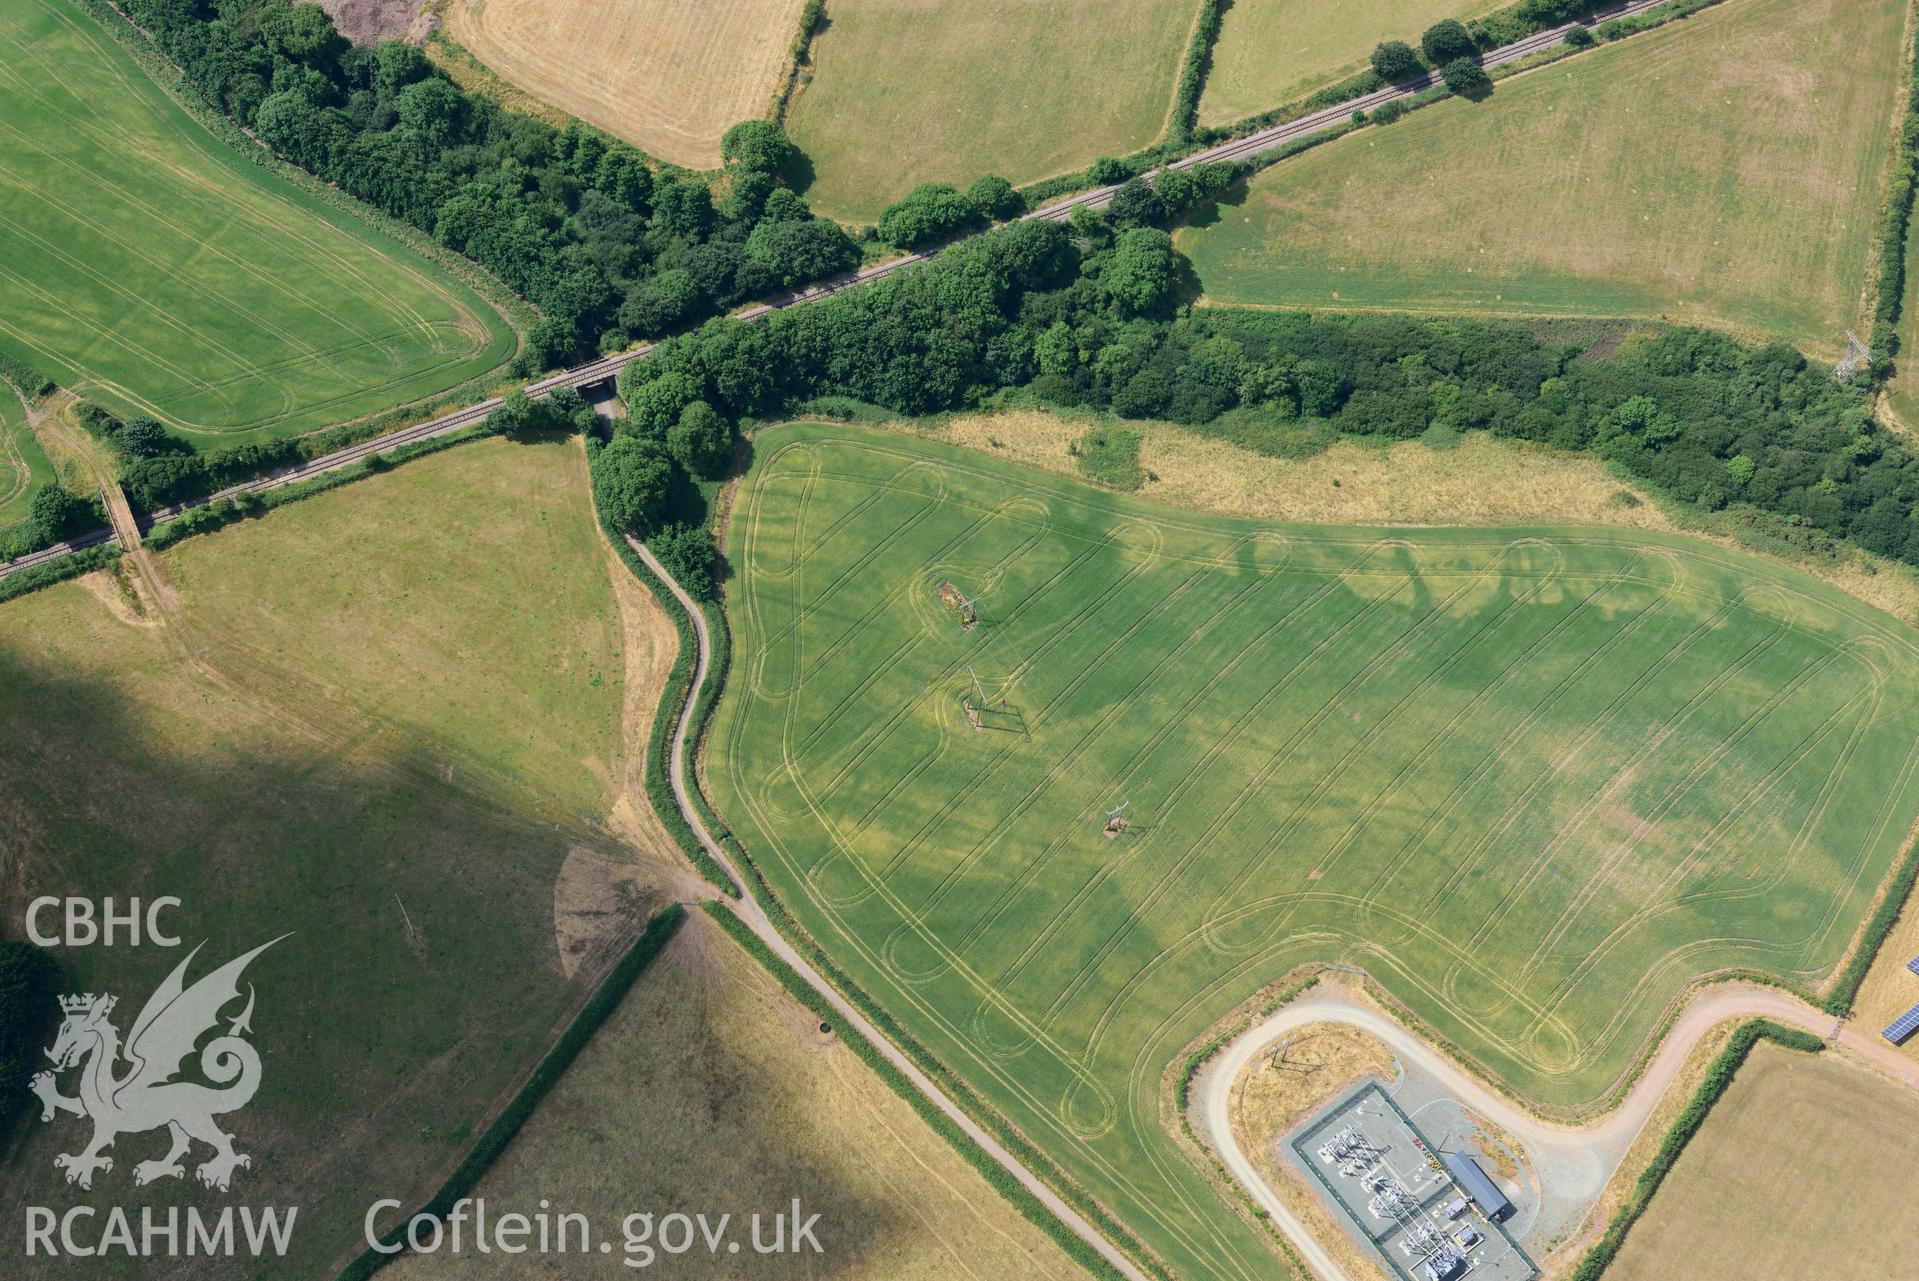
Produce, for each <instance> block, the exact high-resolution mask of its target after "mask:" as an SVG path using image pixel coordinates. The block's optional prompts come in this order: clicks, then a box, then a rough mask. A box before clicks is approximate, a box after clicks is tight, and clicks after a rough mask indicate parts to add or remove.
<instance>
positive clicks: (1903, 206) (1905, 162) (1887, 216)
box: [1867, 32, 1919, 382]
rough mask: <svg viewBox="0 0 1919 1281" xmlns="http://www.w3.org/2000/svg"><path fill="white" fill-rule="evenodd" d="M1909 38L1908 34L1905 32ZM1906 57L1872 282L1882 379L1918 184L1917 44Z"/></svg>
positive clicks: (1888, 367)
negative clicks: (1902, 101) (1896, 147)
mask: <svg viewBox="0 0 1919 1281" xmlns="http://www.w3.org/2000/svg"><path fill="white" fill-rule="evenodd" d="M1908 40H1909V41H1911V33H1910V32H1909V33H1908ZM1907 53H1908V55H1909V58H1910V60H1909V62H1908V71H1907V83H1906V108H1905V113H1904V115H1903V116H1902V117H1901V118H1900V121H1899V150H1898V153H1897V155H1896V157H1895V158H1894V160H1893V168H1892V180H1891V182H1890V183H1888V184H1887V187H1886V207H1885V211H1884V212H1883V213H1882V214H1881V215H1880V224H1879V275H1878V279H1877V280H1876V281H1875V282H1874V291H1875V293H1874V299H1873V307H1872V333H1871V336H1870V337H1869V338H1868V339H1867V345H1868V346H1869V347H1870V348H1871V350H1872V366H1871V368H1872V376H1873V379H1874V381H1876V382H1884V381H1885V380H1886V379H1888V378H1890V377H1891V376H1892V374H1893V370H1894V365H1893V360H1894V358H1895V357H1896V356H1897V355H1898V354H1899V321H1900V319H1901V318H1902V316H1903V314H1904V311H1905V297H1906V252H1907V249H1908V248H1909V242H1910V240H1911V237H1912V203H1913V193H1914V185H1915V184H1916V183H1919V42H1914V43H1912V46H1911V47H1910V48H1909V49H1908V50H1907Z"/></svg>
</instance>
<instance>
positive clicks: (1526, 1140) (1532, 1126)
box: [1200, 983, 1919, 1281]
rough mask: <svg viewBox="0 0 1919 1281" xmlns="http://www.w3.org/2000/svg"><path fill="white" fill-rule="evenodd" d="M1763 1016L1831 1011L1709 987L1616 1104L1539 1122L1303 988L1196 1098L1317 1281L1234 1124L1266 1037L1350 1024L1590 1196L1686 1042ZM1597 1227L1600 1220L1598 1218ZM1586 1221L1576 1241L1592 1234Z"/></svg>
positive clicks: (1682, 1055)
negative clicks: (1243, 1084)
mask: <svg viewBox="0 0 1919 1281" xmlns="http://www.w3.org/2000/svg"><path fill="white" fill-rule="evenodd" d="M1751 1018H1766V1019H1771V1020H1773V1021H1774V1022H1776V1023H1783V1024H1785V1025H1787V1026H1789V1027H1796V1028H1800V1029H1803V1030H1804V1031H1807V1032H1811V1033H1813V1034H1814V1035H1815V1036H1821V1037H1827V1038H1828V1039H1829V1040H1830V1039H1831V1038H1832V1033H1833V1018H1832V1016H1831V1015H1829V1014H1825V1013H1823V1012H1821V1011H1819V1010H1816V1009H1814V1008H1813V1007H1812V1006H1810V1005H1808V1004H1806V1003H1805V1002H1804V1001H1801V1000H1800V999H1798V998H1797V997H1795V996H1792V995H1789V994H1788V993H1786V992H1782V991H1780V990H1778V989H1777V988H1766V987H1757V986H1754V985H1751V984H1746V983H1726V984H1717V985H1714V986H1711V987H1708V988H1706V989H1705V990H1704V991H1702V992H1700V993H1699V994H1698V995H1696V996H1695V997H1694V998H1693V999H1692V1001H1691V1002H1689V1003H1688V1004H1687V1005H1686V1007H1685V1008H1684V1010H1682V1011H1681V1012H1680V1015H1679V1017H1678V1018H1677V1019H1676V1020H1674V1022H1673V1024H1672V1027H1671V1029H1670V1030H1669V1031H1668V1032H1667V1034H1666V1037H1665V1039H1664V1040H1663V1041H1662V1042H1660V1045H1659V1048H1658V1050H1657V1052H1656V1053H1655V1054H1654V1055H1653V1057H1652V1059H1651V1061H1649V1062H1648V1063H1647V1064H1646V1066H1645V1070H1644V1071H1643V1072H1641V1073H1640V1074H1639V1077H1638V1079H1637V1080H1635V1081H1634V1082H1633V1085H1632V1088H1631V1089H1629V1090H1628V1091H1627V1092H1626V1096H1625V1097H1624V1098H1623V1099H1621V1100H1620V1103H1619V1106H1618V1107H1616V1108H1614V1109H1613V1110H1612V1111H1611V1112H1608V1113H1606V1114H1605V1115H1604V1116H1602V1117H1600V1118H1598V1119H1597V1120H1595V1121H1592V1122H1589V1123H1588V1124H1585V1125H1566V1124H1561V1123H1557V1122H1553V1121H1547V1120H1543V1119H1541V1118H1540V1117H1537V1116H1535V1115H1533V1114H1532V1113H1531V1112H1528V1111H1526V1110H1525V1109H1524V1108H1522V1107H1520V1106H1519V1105H1517V1104H1515V1103H1514V1102H1513V1101H1512V1100H1511V1099H1510V1098H1509V1097H1507V1096H1506V1095H1505V1094H1502V1093H1501V1092H1499V1091H1498V1090H1495V1089H1493V1088H1492V1087H1491V1086H1489V1085H1487V1084H1486V1083H1485V1082H1484V1081H1482V1080H1480V1079H1479V1078H1478V1077H1476V1076H1474V1075H1473V1074H1472V1073H1470V1072H1468V1071H1467V1070H1466V1069H1464V1068H1463V1067H1461V1066H1460V1065H1459V1064H1458V1063H1457V1062H1455V1061H1454V1060H1452V1059H1450V1058H1448V1057H1447V1056H1446V1055H1444V1054H1442V1053H1440V1052H1439V1051H1437V1050H1435V1049H1434V1048H1433V1047H1432V1046H1431V1045H1429V1044H1428V1043H1427V1042H1425V1041H1424V1040H1422V1039H1420V1038H1419V1037H1418V1036H1416V1035H1414V1034H1413V1033H1412V1032H1411V1031H1409V1030H1408V1029H1407V1028H1406V1026H1405V1025H1404V1024H1403V1023H1400V1022H1399V1021H1398V1020H1396V1019H1394V1018H1392V1017H1390V1016H1388V1015H1386V1014H1383V1013H1381V1012H1380V1011H1378V1010H1376V1009H1374V1008H1372V1007H1370V1006H1366V1005H1362V1004H1360V1003H1359V1002H1357V1001H1355V1000H1353V999H1351V998H1350V997H1347V996H1345V995H1342V994H1340V993H1338V992H1337V991H1333V992H1327V993H1309V994H1307V995H1306V996H1304V997H1302V998H1300V999H1299V1000H1297V1001H1294V1002H1292V1003H1291V1004H1289V1005H1287V1006H1286V1007H1284V1008H1283V1009H1281V1010H1280V1011H1278V1012H1277V1013H1275V1014H1273V1015H1271V1016H1270V1017H1268V1018H1266V1019H1264V1020H1262V1021H1260V1022H1259V1023H1257V1024H1255V1025H1254V1026H1253V1027H1251V1028H1248V1029H1247V1030H1246V1031H1245V1032H1243V1033H1241V1034H1240V1035H1239V1036H1237V1037H1235V1038H1234V1039H1233V1040H1232V1041H1231V1042H1230V1043H1229V1044H1228V1045H1227V1046H1226V1047H1225V1048H1224V1049H1223V1050H1221V1051H1220V1054H1219V1057H1218V1058H1217V1059H1216V1060H1214V1062H1213V1063H1212V1064H1211V1065H1210V1069H1209V1072H1208V1074H1207V1081H1206V1089H1205V1093H1204V1095H1203V1097H1202V1098H1201V1100H1200V1107H1201V1110H1202V1113H1203V1132H1204V1135H1205V1138H1206V1140H1207V1142H1208V1143H1210V1144H1211V1145H1212V1147H1213V1149H1214V1151H1216V1152H1218V1153H1219V1155H1220V1159H1221V1160H1223V1161H1224V1162H1225V1163H1226V1168H1227V1169H1228V1170H1230V1171H1231V1172H1232V1175H1233V1178H1234V1179H1236V1180H1238V1182H1239V1184H1240V1186H1241V1187H1242V1188H1244V1189H1245V1191H1246V1194H1247V1195H1248V1196H1250V1197H1252V1198H1253V1200H1254V1201H1255V1202H1256V1203H1257V1204H1258V1205H1259V1206H1260V1208H1261V1209H1263V1210H1265V1211H1266V1212H1267V1213H1268V1214H1270V1215H1271V1216H1272V1219H1273V1222H1274V1223H1275V1224H1277V1225H1278V1226H1279V1228H1280V1230H1281V1231H1282V1232H1284V1233H1285V1235H1286V1238H1287V1240H1289V1241H1290V1242H1292V1244H1293V1247H1294V1248H1295V1249H1296V1250H1298V1251H1299V1252H1300V1254H1301V1255H1302V1256H1303V1257H1304V1258H1305V1259H1306V1261H1307V1263H1308V1265H1309V1266H1310V1267H1311V1269H1312V1271H1313V1273H1314V1275H1315V1276H1316V1277H1317V1278H1318V1281H1351V1276H1350V1274H1349V1273H1348V1272H1346V1270H1345V1269H1344V1268H1342V1267H1341V1266H1340V1265H1339V1261H1338V1260H1337V1259H1335V1258H1334V1257H1333V1256H1332V1254H1331V1253H1329V1252H1328V1251H1327V1250H1325V1249H1324V1248H1323V1247H1322V1246H1321V1245H1320V1244H1319V1242H1318V1241H1316V1240H1314V1239H1313V1237H1312V1235H1311V1233H1310V1232H1309V1231H1308V1230H1307V1228H1306V1226H1305V1224H1303V1223H1302V1222H1301V1221H1300V1219H1299V1217H1298V1216H1297V1215H1295V1214H1294V1213H1293V1211H1292V1210H1291V1209H1290V1208H1289V1207H1288V1206H1287V1205H1286V1203H1285V1202H1284V1201H1282V1200H1280V1198H1279V1197H1278V1196H1276V1195H1275V1194H1274V1192H1273V1190H1272V1188H1271V1187H1270V1186H1269V1185H1268V1183H1267V1181H1266V1179H1265V1176H1263V1175H1262V1174H1260V1172H1259V1170H1258V1168H1257V1167H1256V1166H1255V1165H1254V1164H1253V1162H1252V1160H1251V1159H1250V1158H1249V1157H1248V1155H1247V1154H1246V1152H1245V1151H1244V1149H1242V1148H1241V1146H1240V1144H1239V1140H1238V1138H1237V1136H1235V1135H1234V1133H1233V1125H1232V1107H1231V1100H1232V1091H1233V1083H1234V1082H1235V1081H1236V1080H1238V1079H1239V1075H1240V1073H1241V1071H1242V1070H1244V1069H1245V1067H1246V1066H1247V1065H1248V1064H1249V1063H1252V1062H1253V1061H1254V1060H1256V1059H1257V1058H1259V1056H1260V1055H1261V1054H1262V1053H1264V1052H1265V1051H1266V1050H1267V1049H1268V1048H1269V1047H1270V1046H1271V1045H1272V1044H1273V1042H1274V1041H1276V1040H1278V1039H1279V1038H1280V1037H1282V1036H1285V1035H1286V1034H1287V1033H1289V1032H1292V1031H1294V1030H1295V1029H1298V1028H1301V1027H1304V1026H1306V1025H1307V1024H1312V1023H1338V1024H1343V1025H1345V1026H1348V1027H1352V1028H1357V1029H1358V1030H1359V1031H1362V1032H1365V1033H1367V1034H1369V1035H1371V1036H1375V1037H1378V1038H1379V1039H1380V1040H1381V1041H1383V1042H1385V1044H1386V1047H1387V1048H1388V1049H1389V1050H1391V1051H1392V1053H1393V1054H1394V1055H1395V1056H1397V1057H1398V1058H1399V1059H1400V1060H1401V1061H1402V1062H1408V1063H1412V1064H1414V1065H1416V1066H1418V1067H1419V1068H1420V1069H1422V1070H1424V1071H1425V1072H1427V1073H1430V1074H1431V1075H1432V1076H1434V1077H1436V1078H1437V1079H1438V1080H1439V1081H1441V1082H1443V1083H1444V1084H1445V1086H1446V1088H1447V1089H1448V1090H1450V1091H1451V1092H1452V1094H1453V1097H1455V1098H1457V1099H1458V1100H1459V1101H1460V1102H1461V1103H1462V1104H1464V1105H1465V1106H1466V1107H1468V1108H1470V1109H1471V1110H1472V1111H1474V1112H1477V1113H1479V1114H1480V1115H1482V1116H1484V1117H1487V1118H1489V1119H1490V1120H1491V1121H1492V1122H1493V1123H1494V1124H1495V1125H1497V1126H1499V1127H1501V1128H1503V1129H1504V1130H1505V1131H1506V1132H1507V1133H1509V1134H1512V1135H1514V1136H1515V1137H1517V1138H1518V1139H1519V1141H1520V1144H1521V1145H1522V1146H1523V1147H1524V1148H1526V1149H1527V1150H1528V1151H1529V1152H1531V1153H1532V1154H1534V1156H1535V1158H1537V1157H1539V1156H1541V1155H1549V1156H1550V1157H1551V1160H1552V1164H1553V1167H1554V1168H1555V1169H1556V1170H1559V1171H1562V1172H1563V1174H1564V1177H1563V1179H1562V1183H1563V1184H1564V1186H1562V1187H1560V1188H1559V1189H1557V1191H1558V1193H1559V1194H1561V1195H1564V1196H1565V1197H1567V1198H1568V1199H1573V1200H1582V1201H1588V1202H1590V1201H1593V1200H1596V1199H1597V1198H1598V1197H1599V1195H1600V1193H1602V1192H1603V1191H1604V1190H1605V1187H1606V1183H1607V1180H1609V1179H1610V1178H1612V1176H1613V1172H1614V1171H1615V1170H1616V1169H1618V1167H1619V1163H1620V1162H1621V1161H1622V1160H1623V1159H1624V1158H1625V1155H1626V1151H1627V1149H1628V1148H1630V1147H1631V1146H1632V1144H1633V1141H1634V1140H1635V1139H1637V1138H1638V1137H1639V1134H1640V1132H1641V1131H1642V1130H1643V1129H1645V1126H1646V1123H1647V1121H1648V1120H1649V1119H1650V1118H1651V1116H1652V1114H1653V1111H1654V1109H1656V1108H1657V1107H1658V1106H1659V1103H1660V1101H1661V1100H1662V1099H1663V1098H1664V1097H1665V1096H1666V1093H1667V1091H1668V1090H1670V1089H1671V1088H1672V1084H1673V1082H1674V1081H1675V1080H1676V1079H1677V1078H1678V1076H1679V1074H1680V1072H1681V1070H1682V1069H1684V1067H1685V1065H1686V1059H1687V1057H1688V1056H1689V1055H1691V1053H1692V1051H1693V1047H1694V1046H1696V1045H1697V1044H1699V1041H1700V1040H1701V1038H1703V1037H1705V1036H1706V1035H1707V1034H1708V1033H1710V1032H1711V1031H1712V1030H1713V1029H1714V1028H1717V1027H1720V1026H1722V1025H1724V1024H1725V1023H1727V1022H1729V1021H1732V1020H1743V1019H1751ZM1833 1044H1835V1045H1836V1046H1837V1048H1838V1049H1839V1050H1841V1051H1844V1052H1847V1053H1848V1054H1850V1055H1852V1056H1856V1057H1857V1058H1859V1059H1862V1060H1864V1061H1865V1062H1867V1063H1869V1064H1871V1065H1872V1066H1873V1067H1875V1068H1877V1069H1878V1070H1880V1071H1881V1072H1884V1073H1886V1074H1887V1075H1888V1076H1890V1077H1892V1078H1894V1079H1896V1080H1899V1081H1901V1082H1903V1083H1904V1084H1905V1085H1907V1086H1909V1087H1911V1088H1913V1089H1919V1065H1915V1064H1914V1063H1912V1062H1911V1061H1910V1060H1908V1059H1906V1058H1904V1057H1902V1056H1900V1055H1898V1054H1896V1053H1894V1052H1893V1051H1892V1050H1891V1049H1890V1048H1889V1047H1888V1046H1886V1045H1884V1044H1883V1043H1881V1042H1880V1041H1879V1040H1878V1038H1877V1037H1875V1036H1872V1035H1870V1034H1868V1033H1866V1032H1862V1031H1860V1030H1859V1029H1857V1028H1851V1027H1846V1028H1842V1029H1841V1030H1840V1031H1839V1032H1838V1035H1837V1039H1836V1040H1835V1041H1833ZM1601 1226H1603V1225H1601ZM1594 1227H1595V1225H1593V1224H1590V1223H1589V1224H1587V1225H1586V1231H1585V1233H1583V1234H1582V1236H1581V1238H1580V1239H1585V1238H1586V1237H1588V1236H1590V1234H1591V1232H1592V1231H1593V1230H1594Z"/></svg>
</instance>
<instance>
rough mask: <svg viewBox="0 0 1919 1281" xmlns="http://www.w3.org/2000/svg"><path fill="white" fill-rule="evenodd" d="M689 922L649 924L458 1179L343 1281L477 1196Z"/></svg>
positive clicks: (670, 914) (679, 912) (457, 1172)
mask: <svg viewBox="0 0 1919 1281" xmlns="http://www.w3.org/2000/svg"><path fill="white" fill-rule="evenodd" d="M685 919H686V909H685V908H683V907H681V906H680V905H679V904H677V903H672V904H668V905H667V907H666V908H665V910H663V911H661V912H660V913H659V914H658V915H657V916H655V917H654V918H653V919H652V920H651V921H649V922H647V926H646V929H645V930H644V931H643V932H642V933H641V934H640V937H639V938H638V939H637V940H635V941H634V944H633V946H632V947H630V948H628V949H627V952H626V955H625V956H623V957H621V958H620V959H619V961H618V962H617V963H616V964H615V965H614V967H613V970H612V972H611V973H609V974H608V975H607V976H606V981H605V982H603V983H601V984H600V986H599V988H598V990H596V991H595V992H594V993H593V995H592V996H590V997H588V998H587V1001H586V1004H585V1005H583V1006H581V1007H580V1012H579V1013H578V1014H577V1015H575V1016H574V1018H573V1021H572V1022H571V1023H570V1024H568V1025H567V1029H566V1031H564V1032H562V1033H561V1034H560V1039H559V1040H557V1041H555V1042H554V1043H553V1048H552V1049H550V1050H548V1051H547V1052H546V1057H544V1058H542V1059H541V1060H540V1062H539V1065H538V1066H537V1067H535V1068H534V1069H533V1072H532V1074H531V1075H530V1076H528V1077H527V1079H526V1083H525V1084H524V1085H522V1086H521V1087H520V1089H519V1092H518V1093H516V1094H515V1095H514V1096H513V1099H512V1101H511V1102H510V1103H508V1104H507V1105H506V1107H505V1108H503V1109H501V1111H500V1114H499V1115H498V1116H496V1117H494V1118H493V1121H492V1123H491V1124H489V1125H488V1126H487V1127H486V1130H485V1131H484V1132H483V1133H482V1134H481V1135H480V1139H479V1142H477V1143H475V1144H474V1145H473V1147H472V1149H471V1150H470V1151H468V1153H467V1155H466V1158H465V1159H464V1160H462V1161H461V1162H460V1164H459V1166H458V1167H457V1168H455V1169H454V1171H453V1173H452V1174H450V1175H448V1176H447V1180H446V1182H445V1183H444V1184H442V1185H441V1186H440V1190H439V1191H438V1192H437V1193H435V1194H434V1196H433V1199H432V1200H430V1201H428V1202H427V1203H426V1204H425V1205H423V1206H421V1207H420V1209H419V1210H418V1211H416V1212H415V1213H414V1214H412V1215H409V1216H407V1218H405V1219H402V1220H401V1221H400V1223H399V1224H398V1225H396V1226H395V1227H393V1228H392V1229H390V1230H389V1231H387V1232H386V1233H385V1234H384V1235H383V1236H382V1237H381V1241H382V1242H383V1243H384V1245H385V1246H386V1248H385V1249H380V1248H378V1247H374V1246H369V1247H368V1248H367V1249H366V1251H365V1252H364V1253H362V1254H361V1255H360V1257H359V1258H357V1259H355V1260H354V1261H353V1262H352V1263H351V1264H349V1265H347V1267H346V1269H345V1270H344V1271H342V1272H341V1273H340V1277H341V1281H357V1279H358V1278H361V1277H367V1276H371V1275H372V1274H373V1273H375V1272H377V1271H378V1270H379V1269H380V1268H381V1267H382V1266H383V1265H385V1264H386V1263H387V1262H388V1261H390V1260H391V1259H393V1258H394V1257H395V1256H396V1255H397V1254H398V1253H399V1252H400V1249H401V1243H402V1242H403V1241H404V1240H405V1237H406V1225H407V1223H408V1222H410V1221H411V1220H413V1219H416V1218H420V1217H422V1216H424V1217H428V1218H435V1219H443V1218H445V1217H446V1215H447V1214H449V1213H450V1212H451V1211H452V1209H453V1207H454V1204H455V1203H456V1202H458V1201H459V1200H460V1198H461V1197H464V1196H466V1195H467V1194H468V1193H469V1192H471V1191H472V1190H473V1188H474V1186H475V1185H476V1184H478V1183H479V1181H480V1176H481V1175H483V1174H485V1173H486V1171H487V1169H488V1167H490V1166H491V1165H492V1164H493V1162H494V1161H495V1160H497V1159H498V1158H499V1155H500V1153H502V1152H504V1151H505V1150H506V1145H507V1144H509V1143H511V1142H512V1141H513V1136H514V1135H515V1134H517V1133H519V1130H520V1127H521V1126H522V1125H524V1124H526V1119H527V1118H528V1117H529V1116H531V1115H533V1109H535V1108H537V1107H538V1106H539V1105H540V1100H541V1099H543V1098H545V1097H546V1095H547V1092H548V1091H549V1090H551V1089H552V1088H553V1086H554V1084H555V1083H556V1082H557V1081H558V1080H559V1079H560V1076H561V1075H562V1074H563V1073H564V1072H565V1071H566V1069H567V1067H568V1066H569V1065H570V1064H571V1063H572V1062H573V1060H574V1059H575V1058H577V1057H579V1053H580V1051H581V1050H582V1049H584V1048H585V1047H586V1043H587V1042H588V1041H589V1040H591V1039H592V1037H593V1034H594V1033H595V1032H596V1031H598V1030H599V1027H600V1025H601V1024H602V1023H604V1022H606V1020H607V1017H608V1016H609V1015H611V1014H612V1013H613V1011H614V1010H615V1009H617V1008H618V1007H619V1004H620V1000H621V998H622V997H624V996H625V995H626V993H627V989H628V988H631V987H632V986H633V982H634V980H635V979H637V978H639V977H640V974H641V973H642V972H643V971H644V970H645V969H646V967H647V966H648V965H650V964H652V962H653V958H654V957H656V956H658V955H659V954H660V949H662V948H664V947H665V946H666V945H667V943H668V942H669V941H671V939H672V937H673V932H674V931H675V930H677V929H679V928H680V923H681V922H682V921H684V920H685Z"/></svg>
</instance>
